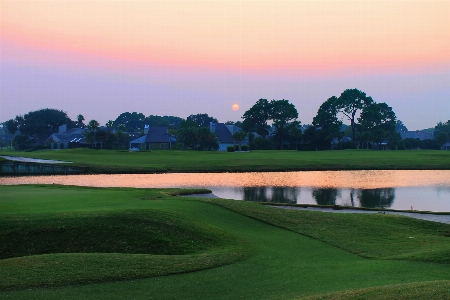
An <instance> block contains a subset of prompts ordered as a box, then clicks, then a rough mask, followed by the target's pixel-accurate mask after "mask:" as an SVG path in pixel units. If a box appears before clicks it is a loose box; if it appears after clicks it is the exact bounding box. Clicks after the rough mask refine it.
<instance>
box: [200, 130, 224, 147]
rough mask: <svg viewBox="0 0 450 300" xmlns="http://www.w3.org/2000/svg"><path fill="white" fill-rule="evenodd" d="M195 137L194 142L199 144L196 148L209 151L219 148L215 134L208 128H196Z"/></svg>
mask: <svg viewBox="0 0 450 300" xmlns="http://www.w3.org/2000/svg"><path fill="white" fill-rule="evenodd" d="M196 139H197V141H196V143H197V144H198V145H199V147H198V150H208V151H211V150H217V149H219V143H218V141H217V135H216V134H215V133H214V132H211V131H210V130H209V128H206V127H200V128H198V129H197V130H196Z"/></svg>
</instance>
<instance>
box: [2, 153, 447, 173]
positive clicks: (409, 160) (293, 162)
mask: <svg viewBox="0 0 450 300" xmlns="http://www.w3.org/2000/svg"><path fill="white" fill-rule="evenodd" d="M0 155H12V156H24V157H33V158H43V159H56V160H65V161H71V162H74V164H75V165H78V166H87V167H89V172H91V173H107V174H108V173H116V174H117V173H153V172H229V171H235V172H249V171H301V170H380V169H385V170H395V169H397V170H400V169H405V170H414V169H416V170H421V169H430V170H433V169H436V170H437V169H440V170H448V169H450V151H437V150H415V151H369V150H344V151H251V152H248V153H236V152H234V153H228V152H208V151H169V150H167V151H164V150H161V151H152V152H149V151H148V152H147V151H141V152H128V151H116V150H92V149H69V150H59V151H56V150H53V151H52V150H42V151H36V152H16V151H6V150H2V151H0Z"/></svg>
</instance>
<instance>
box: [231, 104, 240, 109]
mask: <svg viewBox="0 0 450 300" xmlns="http://www.w3.org/2000/svg"><path fill="white" fill-rule="evenodd" d="M231 108H232V109H233V110H238V109H239V105H237V104H233V106H232V107H231Z"/></svg>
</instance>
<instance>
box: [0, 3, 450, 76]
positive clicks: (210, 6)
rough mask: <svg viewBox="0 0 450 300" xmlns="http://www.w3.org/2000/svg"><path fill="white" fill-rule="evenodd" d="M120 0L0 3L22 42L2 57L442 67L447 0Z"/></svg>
mask: <svg viewBox="0 0 450 300" xmlns="http://www.w3.org/2000/svg"><path fill="white" fill-rule="evenodd" d="M127 3H128V2H118V3H117V4H115V5H111V4H108V3H103V2H98V3H96V4H95V5H93V4H92V3H91V5H89V4H87V3H85V2H77V1H65V2H63V3H56V2H45V3H42V2H35V3H32V5H25V4H24V3H21V2H20V1H18V2H17V3H16V2H8V3H6V4H5V5H3V3H2V12H1V21H0V25H1V31H0V40H1V42H2V44H8V45H11V47H15V48H17V49H21V51H14V53H6V54H2V57H0V59H1V61H5V60H11V61H14V60H15V61H23V62H26V61H29V62H32V61H35V60H39V59H42V60H44V61H43V62H42V63H44V64H45V63H54V64H60V63H65V64H66V65H67V64H69V65H70V64H73V65H75V66H76V65H79V64H81V65H85V66H91V67H100V68H106V69H108V68H114V66H120V68H123V67H124V66H126V67H128V68H130V69H145V68H176V69H180V68H181V69H212V70H225V71H234V72H235V71H239V72H244V73H255V74H260V73H266V74H272V73H278V74H286V75H298V74H300V75H311V76H314V75H316V74H338V73H342V72H368V73H369V72H375V73H377V72H392V71H394V72H395V71H411V70H417V71H419V72H421V71H424V70H442V69H443V70H448V67H449V66H450V39H447V38H443V37H448V36H450V25H449V23H448V16H449V14H450V2H443V1H437V2H428V1H427V2H423V3H421V2H413V3H410V2H408V1H400V2H393V3H388V2H384V1H382V2H378V1H375V2H370V3H365V4H364V5H362V4H361V3H356V2H353V1H339V2H333V4H331V3H330V2H322V1H301V2H299V3H296V2H292V1H289V2H286V1H280V2H277V4H275V3H273V2H252V1H240V4H236V3H231V2H227V1H223V2H221V1H218V2H213V1H206V2H197V1H186V2H170V1H169V2H168V4H163V3H161V2H158V3H153V2H146V3H142V2H131V3H128V4H127ZM430 3H431V4H430ZM35 49H38V50H40V51H41V52H42V56H36V55H35V53H34V50H35ZM45 53H48V55H45ZM36 63H39V61H37V62H36Z"/></svg>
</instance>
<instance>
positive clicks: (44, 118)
mask: <svg viewBox="0 0 450 300" xmlns="http://www.w3.org/2000/svg"><path fill="white" fill-rule="evenodd" d="M16 121H17V122H18V123H19V128H20V132H21V134H23V135H27V136H30V137H36V136H38V135H41V134H52V133H54V132H58V128H59V126H61V125H64V124H67V125H68V127H69V128H70V127H72V126H73V125H74V122H73V121H72V120H71V119H70V118H69V117H68V116H67V113H66V112H64V111H62V110H57V109H52V108H45V109H40V110H37V111H32V112H29V113H27V114H25V115H24V116H23V117H22V116H16Z"/></svg>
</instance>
